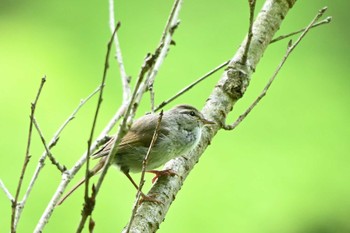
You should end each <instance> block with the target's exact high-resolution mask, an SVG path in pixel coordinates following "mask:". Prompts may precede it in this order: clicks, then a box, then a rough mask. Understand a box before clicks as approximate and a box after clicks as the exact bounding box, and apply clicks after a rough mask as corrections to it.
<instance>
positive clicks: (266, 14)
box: [123, 0, 295, 232]
mask: <svg viewBox="0 0 350 233" xmlns="http://www.w3.org/2000/svg"><path fill="white" fill-rule="evenodd" d="M294 4H295V1H294V0H279V1H275V0H267V1H266V2H265V4H264V6H263V9H262V10H261V11H260V13H259V14H258V16H257V18H256V20H255V22H254V24H253V28H252V31H254V34H253V37H252V40H251V43H250V48H249V51H248V54H247V62H246V64H249V66H242V65H241V64H240V61H242V56H243V54H244V49H245V44H246V41H243V42H242V44H241V47H240V48H239V50H238V51H237V53H236V54H235V55H234V57H233V58H232V60H231V62H230V66H229V68H228V69H227V70H226V71H225V72H224V73H223V76H222V78H221V79H220V80H219V82H218V83H217V85H216V87H215V89H214V90H213V92H212V94H211V95H210V96H209V98H208V100H207V102H206V105H205V107H204V108H203V110H202V112H203V114H204V116H205V118H206V119H208V120H214V121H215V122H217V123H218V124H217V125H212V126H211V127H210V129H207V130H204V132H203V135H202V138H201V140H200V142H199V145H198V147H196V149H195V150H193V151H192V152H191V153H190V154H189V155H186V156H185V157H178V158H177V159H174V160H172V161H170V162H168V163H167V164H166V165H165V168H164V169H170V168H171V169H172V170H173V171H174V172H175V173H176V174H178V175H179V176H175V177H166V178H165V179H164V180H162V182H158V181H157V182H156V183H155V184H154V186H153V187H152V188H151V190H150V192H149V193H148V194H149V195H152V194H157V199H158V200H161V201H162V202H163V205H152V204H150V203H147V202H144V203H142V204H141V205H140V206H139V207H138V209H137V214H136V215H135V219H134V222H133V224H132V226H131V232H155V231H156V230H157V229H158V228H159V225H160V224H161V223H162V222H163V220H164V217H165V215H166V213H167V211H168V209H169V207H170V204H171V203H172V201H173V200H174V198H175V197H176V194H177V193H178V191H179V190H180V188H181V186H182V185H183V183H184V181H185V179H186V177H187V176H188V174H189V173H190V171H191V170H192V169H193V167H194V165H195V164H196V163H197V162H198V160H199V158H200V156H201V155H202V154H203V152H204V151H205V149H206V148H207V146H208V145H209V143H210V141H211V140H212V138H213V137H214V136H215V134H216V133H217V132H218V130H219V129H220V123H221V122H224V120H225V118H226V116H227V114H228V113H229V112H230V111H231V110H232V108H233V106H234V104H235V103H236V102H237V101H238V100H239V99H240V98H241V97H242V96H243V94H244V92H245V90H246V88H247V86H248V83H249V82H247V79H249V78H250V76H251V74H252V73H253V71H254V69H255V68H256V66H257V64H258V63H259V60H260V59H261V57H262V56H263V54H264V52H265V50H266V49H267V47H268V45H269V42H270V40H271V39H272V37H273V36H274V34H275V33H276V31H277V30H278V29H279V26H280V25H281V23H282V20H283V19H285V16H286V15H287V13H288V11H289V9H290V8H291V7H292V6H293V5H294ZM144 216H147V217H146V218H145V217H144ZM123 232H125V228H124V231H123Z"/></svg>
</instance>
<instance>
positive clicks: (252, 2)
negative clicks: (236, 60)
mask: <svg viewBox="0 0 350 233" xmlns="http://www.w3.org/2000/svg"><path fill="white" fill-rule="evenodd" d="M248 3H249V28H248V37H247V40H246V44H245V46H244V53H243V56H242V64H243V65H245V64H246V62H247V59H248V52H249V47H250V43H251V42H252V38H253V30H252V29H253V23H254V11H255V3H256V1H255V0H248Z"/></svg>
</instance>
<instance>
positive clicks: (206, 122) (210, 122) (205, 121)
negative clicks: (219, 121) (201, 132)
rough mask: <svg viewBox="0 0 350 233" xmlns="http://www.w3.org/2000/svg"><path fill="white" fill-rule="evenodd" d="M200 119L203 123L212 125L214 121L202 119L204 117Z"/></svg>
mask: <svg viewBox="0 0 350 233" xmlns="http://www.w3.org/2000/svg"><path fill="white" fill-rule="evenodd" d="M201 120H202V122H203V124H204V125H214V124H215V122H213V121H209V120H207V119H204V118H202V119H201Z"/></svg>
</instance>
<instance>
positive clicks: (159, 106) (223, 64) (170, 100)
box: [154, 61, 230, 112]
mask: <svg viewBox="0 0 350 233" xmlns="http://www.w3.org/2000/svg"><path fill="white" fill-rule="evenodd" d="M229 62H230V61H226V62H224V63H222V64H220V65H219V66H217V67H215V68H214V69H212V70H211V71H209V72H208V73H206V74H205V75H203V76H202V77H200V78H199V79H197V80H196V81H194V82H193V83H191V84H190V85H188V86H187V87H185V88H184V89H182V90H181V91H179V92H178V93H176V94H175V95H174V96H173V97H171V98H169V99H167V100H165V101H163V102H162V103H161V104H160V105H158V106H157V107H156V108H155V109H154V111H155V112H156V111H158V110H160V109H162V108H163V107H164V106H166V105H167V104H169V103H170V102H172V101H173V100H175V99H176V98H178V97H180V96H181V95H183V94H184V93H186V92H187V91H189V90H190V89H191V88H192V87H194V86H195V85H197V84H198V83H200V82H202V81H203V80H204V79H206V78H208V77H209V76H210V75H212V74H214V73H215V72H216V71H218V70H220V69H221V68H223V67H225V66H227V65H228V63H229Z"/></svg>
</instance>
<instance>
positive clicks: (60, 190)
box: [34, 103, 127, 233]
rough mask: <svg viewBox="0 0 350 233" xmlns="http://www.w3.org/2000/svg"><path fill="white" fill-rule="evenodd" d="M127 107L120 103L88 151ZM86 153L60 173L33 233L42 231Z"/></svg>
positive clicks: (97, 143)
mask: <svg viewBox="0 0 350 233" xmlns="http://www.w3.org/2000/svg"><path fill="white" fill-rule="evenodd" d="M126 108H127V104H125V103H124V104H122V105H121V106H120V108H119V109H118V110H117V111H116V113H115V114H114V116H113V117H112V119H111V120H110V121H109V122H108V124H107V126H106V127H105V128H104V129H103V130H102V132H101V133H100V135H99V136H98V137H97V139H96V140H95V141H94V143H93V144H92V146H91V148H90V151H94V150H96V148H97V146H98V145H99V143H100V141H101V140H103V139H104V138H105V137H106V135H107V134H108V133H109V132H110V131H111V130H112V128H113V127H114V126H115V124H116V123H117V122H118V121H119V119H120V118H121V117H122V116H123V115H124V114H125V111H126ZM86 153H87V152H84V153H83V155H82V156H81V157H80V159H79V160H78V161H77V162H76V163H75V164H74V165H73V167H72V168H71V169H70V170H68V171H66V172H64V173H63V175H62V179H61V182H60V184H59V185H58V187H57V189H56V191H55V193H54V194H53V196H52V198H51V200H50V202H49V203H48V205H47V206H46V209H45V211H44V213H43V214H42V216H41V217H40V220H39V222H38V224H37V225H36V227H35V230H34V232H35V233H41V232H42V231H43V228H44V227H45V226H46V224H47V222H48V221H49V219H50V217H51V215H52V213H53V211H54V209H55V206H56V204H57V203H58V201H59V200H60V198H61V196H62V194H63V192H64V190H65V189H66V188H67V186H68V184H69V182H70V181H71V180H72V178H73V177H74V176H75V174H76V173H77V172H78V171H79V170H80V168H81V167H82V166H83V165H84V163H85V161H86Z"/></svg>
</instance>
